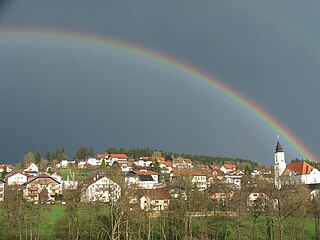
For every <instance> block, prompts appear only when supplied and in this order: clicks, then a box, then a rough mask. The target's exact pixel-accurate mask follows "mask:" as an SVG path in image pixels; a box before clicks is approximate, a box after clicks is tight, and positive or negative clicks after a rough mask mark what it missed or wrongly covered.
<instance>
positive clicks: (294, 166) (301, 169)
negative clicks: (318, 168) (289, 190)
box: [287, 161, 314, 175]
mask: <svg viewBox="0 0 320 240" xmlns="http://www.w3.org/2000/svg"><path fill="white" fill-rule="evenodd" d="M313 168H314V167H312V166H311V165H310V164H308V163H306V162H305V161H299V162H293V163H289V164H287V169H288V170H290V171H293V172H295V173H296V174H297V175H303V174H309V173H310V172H311V171H312V169H313Z"/></svg>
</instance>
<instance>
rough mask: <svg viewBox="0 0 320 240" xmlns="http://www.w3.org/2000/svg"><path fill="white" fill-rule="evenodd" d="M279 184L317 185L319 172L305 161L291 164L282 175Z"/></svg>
mask: <svg viewBox="0 0 320 240" xmlns="http://www.w3.org/2000/svg"><path fill="white" fill-rule="evenodd" d="M281 182H282V184H284V185H294V184H318V183H320V172H319V170H318V169H316V168H314V167H312V166H311V165H310V164H308V163H307V162H305V161H298V162H292V163H289V164H287V166H286V169H285V170H284V172H283V173H282V175H281Z"/></svg>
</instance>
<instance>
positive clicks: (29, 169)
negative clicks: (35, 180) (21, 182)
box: [23, 162, 39, 176]
mask: <svg viewBox="0 0 320 240" xmlns="http://www.w3.org/2000/svg"><path fill="white" fill-rule="evenodd" d="M23 172H25V173H28V174H31V175H33V176H35V175H37V174H38V173H39V167H38V166H37V165H36V164H35V163H33V162H30V163H29V164H27V165H26V166H25V167H24V169H23Z"/></svg>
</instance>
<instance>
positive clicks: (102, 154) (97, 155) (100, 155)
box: [96, 153, 109, 157]
mask: <svg viewBox="0 0 320 240" xmlns="http://www.w3.org/2000/svg"><path fill="white" fill-rule="evenodd" d="M96 157H109V153H98V154H96Z"/></svg>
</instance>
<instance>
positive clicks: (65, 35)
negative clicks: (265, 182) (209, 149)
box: [0, 29, 318, 161]
mask: <svg viewBox="0 0 320 240" xmlns="http://www.w3.org/2000/svg"><path fill="white" fill-rule="evenodd" d="M12 38H14V39H15V40H17V41H18V42H19V43H22V44H23V43H24V41H26V39H29V41H30V40H36V39H38V40H39V39H40V40H41V41H49V40H50V41H51V42H52V41H60V42H61V41H62V42H70V43H78V44H81V46H84V45H88V46H93V47H107V48H112V49H118V50H121V51H126V52H129V53H131V54H136V55H138V56H140V57H143V58H145V59H146V60H152V61H155V62H156V63H158V64H161V65H163V66H165V67H168V68H169V69H173V70H175V71H179V72H182V73H183V74H187V75H189V76H191V77H192V78H193V79H196V81H201V82H203V83H204V84H206V85H208V86H210V87H212V88H214V89H215V90H217V91H219V92H220V93H221V94H222V95H224V96H225V97H227V98H229V99H231V100H232V101H233V102H235V103H236V104H237V105H238V106H239V107H241V108H243V109H245V110H246V111H247V112H249V113H250V114H252V115H254V116H255V117H256V118H257V119H259V120H260V121H261V122H262V123H264V124H266V125H267V126H269V127H271V128H272V129H273V130H274V132H275V134H280V135H281V138H282V139H285V140H286V141H287V143H288V144H290V145H291V146H292V147H293V148H294V149H295V150H296V151H297V152H298V153H299V154H301V157H303V158H308V159H309V160H312V161H317V160H318V159H317V157H316V155H315V154H313V153H312V152H311V151H310V150H309V149H308V148H307V147H306V146H305V145H304V144H303V143H302V142H301V141H300V140H299V139H298V138H297V137H296V136H295V135H294V134H293V133H292V132H291V131H289V129H288V128H287V127H286V126H284V125H283V124H282V123H280V122H279V121H278V120H277V119H275V118H274V117H273V116H272V115H270V114H269V113H267V112H266V111H265V110H263V109H262V108H261V107H259V106H258V105H256V104H255V103H254V102H253V101H251V100H249V98H247V97H246V96H244V95H243V94H241V93H240V92H239V91H237V90H236V89H234V88H232V87H230V86H228V85H226V84H224V83H223V82H221V81H219V80H218V79H217V78H215V77H213V76H211V75H209V74H207V73H205V72H204V71H200V70H198V69H196V68H194V67H192V66H190V65H188V64H186V63H184V62H182V61H180V60H177V59H175V58H173V57H171V56H168V55H165V54H163V53H160V52H156V51H154V50H151V49H147V48H144V47H142V46H139V45H136V44H132V43H128V42H125V41H121V40H118V39H112V38H108V37H102V36H97V35H93V34H85V33H76V32H70V31H61V30H59V31H54V30H44V29H0V45H1V44H10V41H12ZM14 44H15V43H14ZM298 157H300V156H298Z"/></svg>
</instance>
